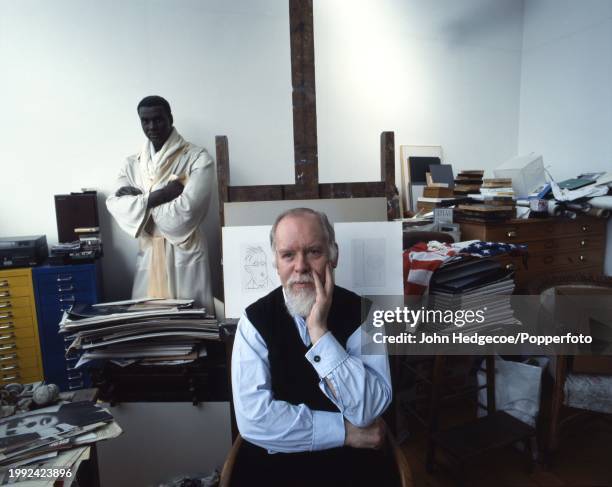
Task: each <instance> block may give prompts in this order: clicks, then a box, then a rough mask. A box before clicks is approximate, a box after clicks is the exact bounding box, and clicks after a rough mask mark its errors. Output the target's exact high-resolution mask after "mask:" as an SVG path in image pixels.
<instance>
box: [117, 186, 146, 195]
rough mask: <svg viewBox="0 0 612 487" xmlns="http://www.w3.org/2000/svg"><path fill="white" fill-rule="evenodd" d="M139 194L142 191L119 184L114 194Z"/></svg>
mask: <svg viewBox="0 0 612 487" xmlns="http://www.w3.org/2000/svg"><path fill="white" fill-rule="evenodd" d="M139 194H142V191H140V190H139V189H138V188H135V187H134V186H121V187H120V188H119V189H118V190H117V192H116V193H115V196H138V195H139Z"/></svg>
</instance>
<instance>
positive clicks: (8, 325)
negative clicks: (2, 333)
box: [0, 321, 15, 330]
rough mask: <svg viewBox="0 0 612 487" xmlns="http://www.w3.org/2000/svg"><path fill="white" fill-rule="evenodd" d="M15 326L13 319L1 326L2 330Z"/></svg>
mask: <svg viewBox="0 0 612 487" xmlns="http://www.w3.org/2000/svg"><path fill="white" fill-rule="evenodd" d="M13 328H15V327H14V326H13V322H12V321H9V322H8V323H7V324H6V325H2V326H0V330H12V329H13Z"/></svg>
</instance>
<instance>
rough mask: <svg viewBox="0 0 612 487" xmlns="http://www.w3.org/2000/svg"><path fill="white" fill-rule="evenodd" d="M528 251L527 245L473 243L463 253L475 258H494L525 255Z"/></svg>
mask: <svg viewBox="0 0 612 487" xmlns="http://www.w3.org/2000/svg"><path fill="white" fill-rule="evenodd" d="M526 251H527V245H525V244H511V243H503V242H483V241H478V242H473V243H471V244H470V245H468V246H467V247H464V248H463V249H462V250H461V253H465V254H470V255H473V256H475V257H493V256H495V255H500V254H523V253H525V252H526Z"/></svg>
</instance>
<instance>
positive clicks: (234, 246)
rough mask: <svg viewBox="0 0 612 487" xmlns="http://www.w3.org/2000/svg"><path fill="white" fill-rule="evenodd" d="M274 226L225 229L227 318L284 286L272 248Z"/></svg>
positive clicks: (224, 276)
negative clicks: (271, 235) (271, 234)
mask: <svg viewBox="0 0 612 487" xmlns="http://www.w3.org/2000/svg"><path fill="white" fill-rule="evenodd" d="M271 227H272V226H271V225H262V226H253V227H223V229H222V231H223V233H222V237H223V283H224V289H225V317H226V318H239V317H240V316H241V314H242V312H243V311H244V309H245V308H246V307H247V306H249V305H250V304H251V303H253V302H255V301H257V300H258V299H259V298H261V297H263V296H265V295H266V294H268V293H269V292H270V291H272V290H273V289H275V288H277V287H278V286H280V280H279V278H278V274H277V273H276V269H275V268H274V266H273V255H272V250H271V249H270V240H269V234H270V228H271Z"/></svg>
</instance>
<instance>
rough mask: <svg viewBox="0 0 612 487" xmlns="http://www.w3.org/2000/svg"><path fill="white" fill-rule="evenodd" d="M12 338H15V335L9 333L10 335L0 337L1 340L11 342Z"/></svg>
mask: <svg viewBox="0 0 612 487" xmlns="http://www.w3.org/2000/svg"><path fill="white" fill-rule="evenodd" d="M11 338H15V334H14V333H9V334H8V335H0V340H10V339H11Z"/></svg>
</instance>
